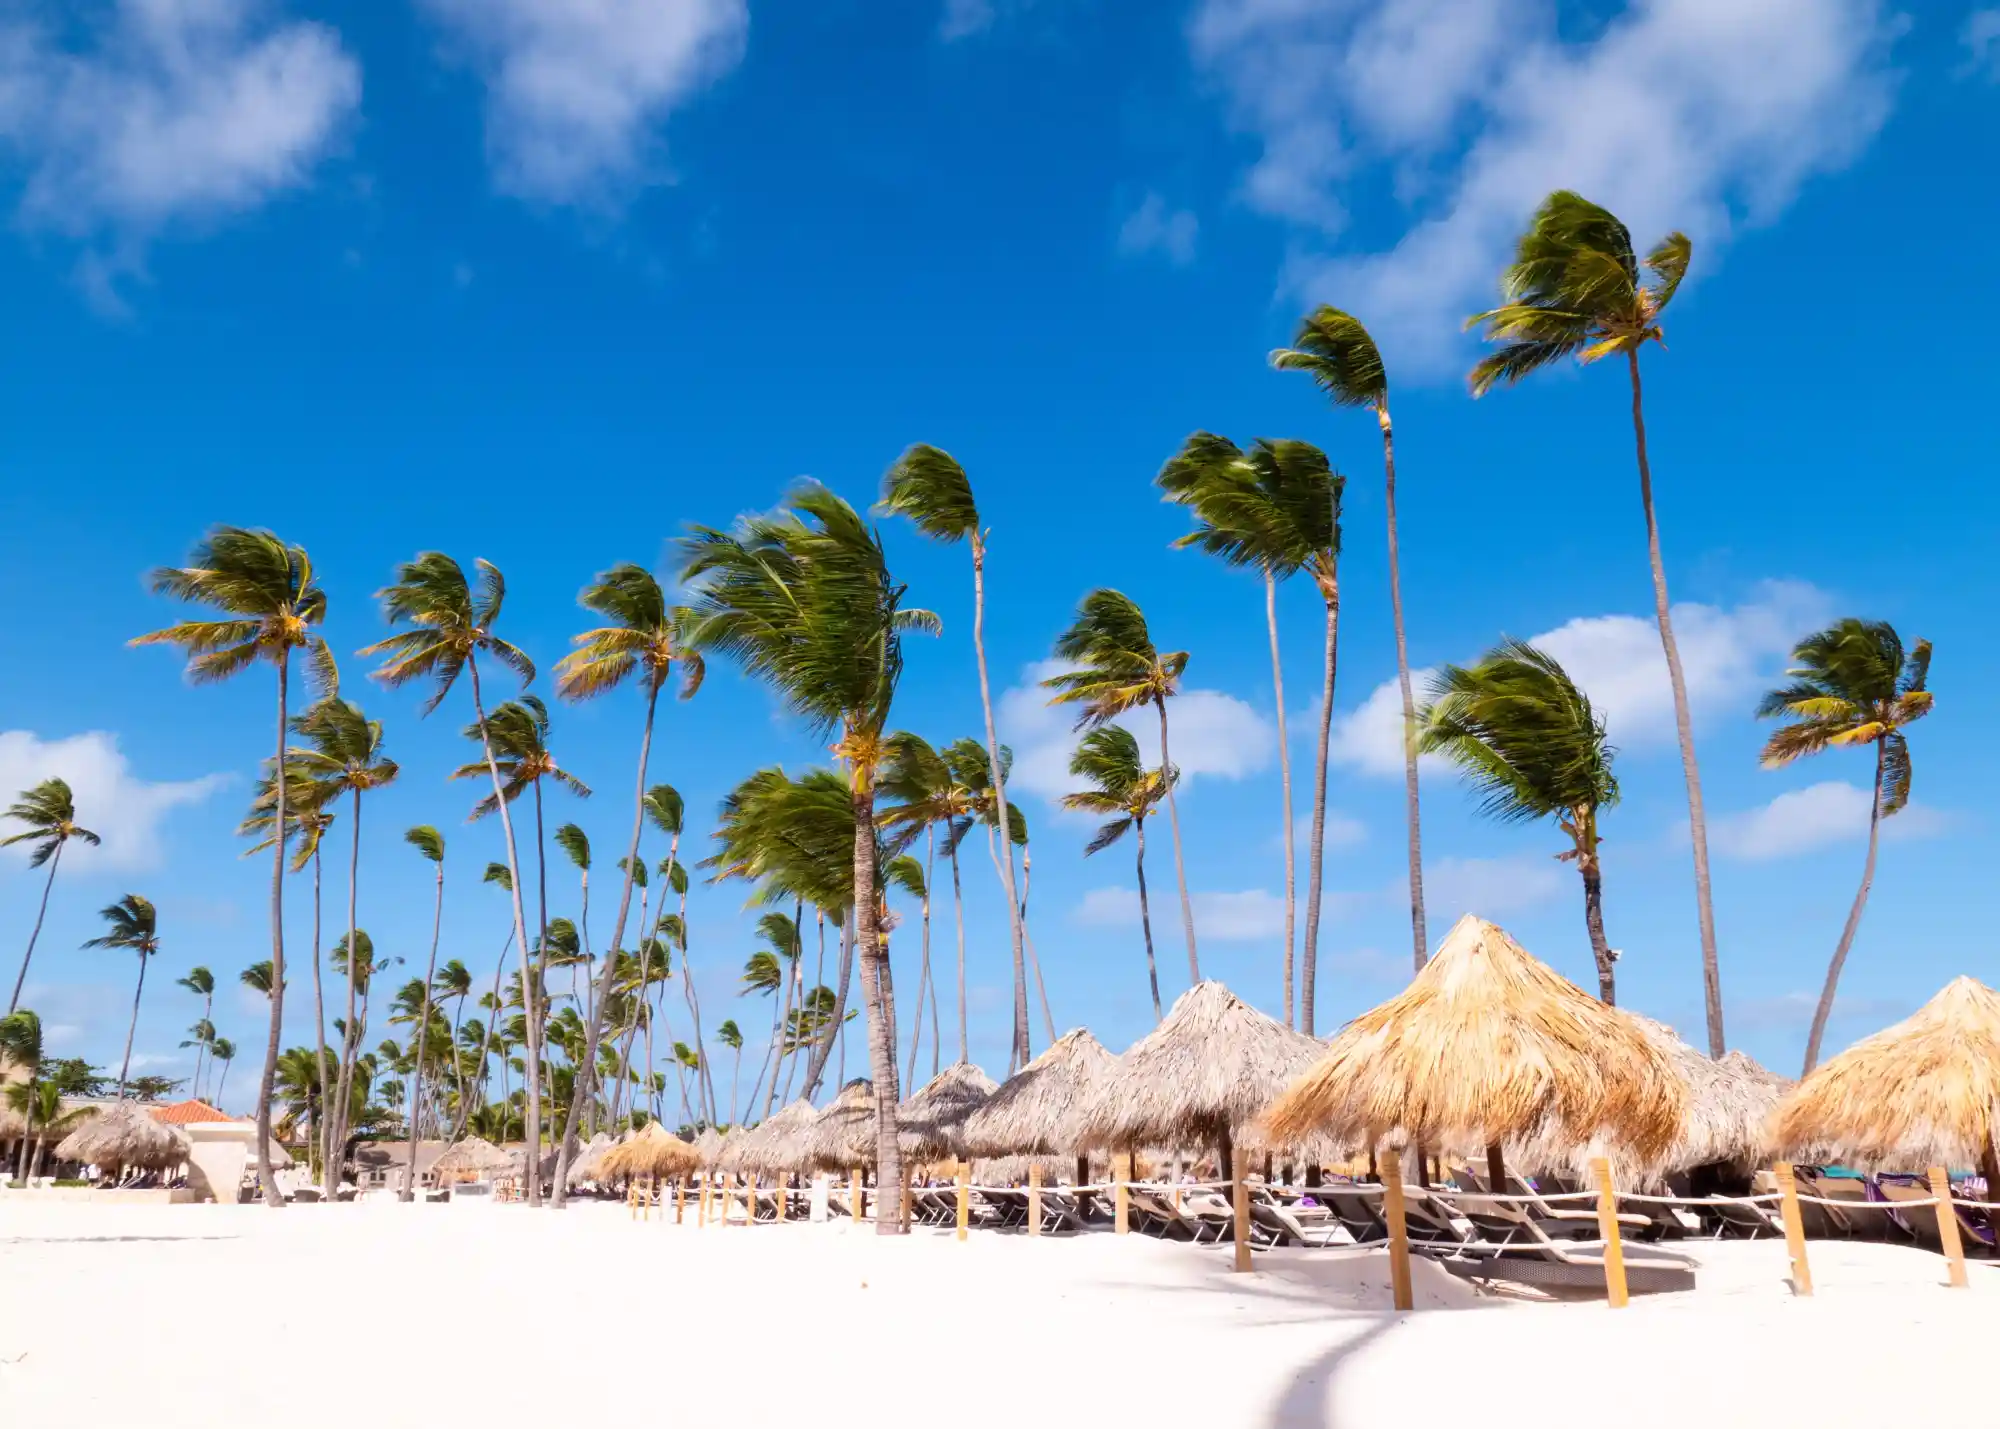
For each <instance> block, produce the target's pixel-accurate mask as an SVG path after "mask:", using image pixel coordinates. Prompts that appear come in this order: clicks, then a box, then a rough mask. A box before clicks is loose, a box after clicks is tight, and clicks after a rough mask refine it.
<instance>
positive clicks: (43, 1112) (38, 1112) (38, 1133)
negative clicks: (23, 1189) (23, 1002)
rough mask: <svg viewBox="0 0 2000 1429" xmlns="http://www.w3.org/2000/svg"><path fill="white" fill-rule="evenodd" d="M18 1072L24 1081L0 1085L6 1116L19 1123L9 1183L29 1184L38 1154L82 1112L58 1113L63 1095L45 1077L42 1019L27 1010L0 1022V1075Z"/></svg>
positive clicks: (37, 1168) (35, 1173) (38, 1168)
mask: <svg viewBox="0 0 2000 1429" xmlns="http://www.w3.org/2000/svg"><path fill="white" fill-rule="evenodd" d="M10 1065H11V1066H14V1067H18V1068H20V1069H21V1070H23V1071H25V1072H26V1073H27V1076H26V1078H24V1079H22V1080H18V1081H6V1082H5V1083H4V1092H5V1103H6V1107H7V1109H8V1110H9V1111H11V1112H13V1113H14V1114H15V1115H16V1116H19V1117H20V1118H21V1119H22V1128H21V1140H20V1144H19V1146H18V1148H17V1149H16V1151H15V1154H14V1179H15V1180H17V1181H33V1180H34V1179H35V1178H36V1177H37V1176H39V1175H41V1174H42V1151H43V1149H44V1148H45V1147H46V1146H47V1145H48V1143H49V1141H50V1139H51V1138H53V1139H55V1140H56V1141H61V1140H62V1139H63V1137H64V1136H66V1135H67V1134H68V1133H69V1131H70V1129H71V1128H72V1127H74V1126H75V1125H76V1124H77V1123H78V1122H79V1121H81V1120H82V1119H83V1118H84V1116H85V1115H87V1110H86V1109H85V1108H82V1107H78V1108H76V1109H75V1110H72V1111H65V1110H64V1109H63V1103H62V1098H63V1089H62V1087H61V1085H60V1084H59V1083H58V1082H57V1081H56V1080H53V1079H50V1078H49V1077H47V1076H45V1075H44V1074H45V1072H47V1071H48V1070H49V1064H48V1062H47V1061H46V1060H45V1059H44V1057H43V1055H42V1019H41V1018H40V1017H38V1016H36V1015H35V1013H34V1012H33V1011H31V1010H29V1009H28V1008H25V1007H24V1008H20V1009H18V1010H16V1011H14V1012H10V1013H8V1014H7V1015H6V1016H5V1017H0V1070H4V1069H5V1068H6V1067H8V1066H10ZM31 1139H32V1140H33V1142H34V1158H33V1159H32V1160H30V1159H29V1156H28V1142H29V1141H30V1140H31Z"/></svg>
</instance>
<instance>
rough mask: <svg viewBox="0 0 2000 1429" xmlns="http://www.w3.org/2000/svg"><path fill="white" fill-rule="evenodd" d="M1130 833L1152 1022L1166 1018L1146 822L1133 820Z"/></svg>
mask: <svg viewBox="0 0 2000 1429" xmlns="http://www.w3.org/2000/svg"><path fill="white" fill-rule="evenodd" d="M1132 831H1133V832H1134V833H1136V834H1137V835H1138V836H1139V859H1138V867H1139V929H1140V931H1141V932H1143V933H1144V934H1145V935H1146V981H1147V982H1149V983H1150V984H1152V988H1153V1021H1154V1022H1155V1023H1158V1022H1159V1021H1160V1020H1161V1019H1163V1018H1164V1017H1165V1016H1166V1013H1165V1012H1163V1011H1162V1010H1161V1008H1160V967H1159V964H1158V963H1156V962H1154V961H1153V914H1152V910H1151V908H1150V907H1149V905H1148V904H1147V901H1146V821H1145V820H1144V819H1134V820H1133V821H1132Z"/></svg>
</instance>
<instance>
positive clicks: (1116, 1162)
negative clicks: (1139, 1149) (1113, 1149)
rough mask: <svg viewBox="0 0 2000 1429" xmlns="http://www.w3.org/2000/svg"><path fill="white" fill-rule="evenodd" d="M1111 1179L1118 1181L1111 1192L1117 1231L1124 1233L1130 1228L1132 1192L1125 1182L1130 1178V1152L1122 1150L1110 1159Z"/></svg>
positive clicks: (1120, 1233)
mask: <svg viewBox="0 0 2000 1429" xmlns="http://www.w3.org/2000/svg"><path fill="white" fill-rule="evenodd" d="M1111 1179H1112V1180H1113V1181H1115V1182H1117V1183H1118V1184H1117V1186H1116V1187H1114V1188H1113V1192H1112V1194H1113V1197H1114V1200H1113V1206H1114V1208H1115V1212H1116V1228H1117V1233H1118V1234H1119V1235H1125V1234H1127V1233H1129V1232H1130V1231H1131V1229H1132V1193H1131V1191H1130V1190H1129V1189H1128V1188H1127V1186H1126V1184H1125V1183H1126V1182H1128V1181H1130V1180H1131V1179H1132V1153H1131V1152H1129V1151H1127V1152H1123V1153H1121V1154H1119V1155H1117V1156H1114V1157H1113V1158H1112V1159H1111Z"/></svg>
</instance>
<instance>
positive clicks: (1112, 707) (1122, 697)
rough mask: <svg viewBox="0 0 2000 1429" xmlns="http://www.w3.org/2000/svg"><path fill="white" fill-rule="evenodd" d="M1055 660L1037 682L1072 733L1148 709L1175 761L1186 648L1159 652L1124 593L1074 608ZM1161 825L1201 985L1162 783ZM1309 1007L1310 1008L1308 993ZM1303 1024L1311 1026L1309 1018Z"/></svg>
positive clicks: (1163, 748)
mask: <svg viewBox="0 0 2000 1429" xmlns="http://www.w3.org/2000/svg"><path fill="white" fill-rule="evenodd" d="M1056 655H1057V656H1058V657H1059V658H1061V659H1064V660H1067V661H1069V662H1070V663H1071V664H1072V665H1073V666H1074V667H1075V668H1074V669H1071V670H1067V671H1064V672H1063V673H1062V674H1059V675H1053V676H1051V677H1050V678H1048V679H1046V680H1044V681H1042V685H1043V687H1044V688H1045V689H1051V690H1054V691H1055V692H1056V694H1055V696H1054V697H1053V698H1052V699H1050V701H1049V703H1050V704H1052V705H1064V704H1076V705H1081V706H1082V707H1083V713H1082V715H1080V716H1079V717H1078V719H1077V722H1076V726H1077V728H1078V729H1083V728H1086V727H1089V728H1096V727H1098V726H1101V725H1105V724H1109V723H1110V722H1111V721H1112V720H1114V719H1116V718H1117V717H1118V716H1119V715H1122V714H1124V713H1126V712H1127V711H1129V710H1136V709H1140V708H1142V707H1144V706H1146V705H1153V706H1155V707H1157V708H1158V710H1159V712H1160V763H1161V765H1162V766H1163V767H1170V766H1171V765H1172V764H1173V756H1172V754H1171V753H1170V752H1169V751H1168V747H1167V701H1168V699H1169V698H1171V697H1172V696H1174V695H1176V694H1178V693H1179V692H1180V687H1181V676H1182V674H1184V673H1185V672H1186V670H1187V663H1188V655H1187V651H1185V650H1173V651H1168V652H1165V653H1162V652H1161V651H1160V650H1159V649H1158V648H1157V647H1156V646H1155V645H1154V644H1153V636H1152V632H1151V631H1150V630H1148V629H1147V628H1146V616H1145V613H1144V612H1143V611H1141V610H1140V609H1139V607H1138V605H1137V604H1135V603H1134V602H1133V600H1132V598H1131V597H1130V596H1127V595H1125V594H1123V593H1121V592H1119V591H1115V590H1108V589H1100V590H1094V591H1092V592H1091V593H1090V594H1089V595H1087V596H1085V597H1084V598H1083V603H1082V604H1081V605H1080V606H1078V607H1077V612H1076V620H1075V622H1074V623H1072V624H1071V626H1070V628H1069V629H1067V630H1065V631H1064V632H1063V633H1062V635H1061V637H1060V638H1058V639H1057V641H1056ZM1167 823H1168V826H1169V827H1170V828H1172V830H1173V834H1174V876H1175V878H1176V879H1178V880H1179V882H1180V891H1181V927H1182V929H1183V930H1184V931H1185V932H1186V934H1187V952H1188V978H1189V981H1190V983H1197V982H1200V981H1201V963H1200V961H1199V959H1197V958H1196V956H1195V945H1194V905H1193V904H1192V903H1191V902H1190V901H1189V900H1188V886H1187V861H1186V859H1185V858H1184V857H1183V856H1182V853H1181V815H1180V809H1179V807H1178V806H1177V805H1176V804H1175V802H1174V789H1173V784H1172V783H1169V784H1168V785H1167ZM1306 936H1307V938H1308V939H1310V938H1311V936H1312V925H1311V921H1310V912H1309V913H1308V922H1307V932H1306ZM1308 956H1310V945H1309V950H1308ZM1308 986H1310V984H1308ZM1307 1006H1308V1007H1310V1006H1311V1002H1310V994H1308V1002H1307ZM1308 1018H1309V1019H1310V1013H1308ZM1306 1025H1307V1028H1308V1029H1310V1028H1311V1025H1312V1024H1311V1022H1310V1020H1308V1022H1307V1024H1306Z"/></svg>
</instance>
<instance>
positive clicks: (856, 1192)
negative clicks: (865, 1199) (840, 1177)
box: [847, 1170, 861, 1225]
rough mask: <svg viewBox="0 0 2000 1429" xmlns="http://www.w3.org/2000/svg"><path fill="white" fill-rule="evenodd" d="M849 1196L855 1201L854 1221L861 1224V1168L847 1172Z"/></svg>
mask: <svg viewBox="0 0 2000 1429" xmlns="http://www.w3.org/2000/svg"><path fill="white" fill-rule="evenodd" d="M847 1197H848V1199H849V1200H851V1201H852V1202H853V1203H854V1221H855V1224H856V1225H859V1224H860V1223H861V1172H860V1171H859V1170H854V1171H849V1172H848V1173H847Z"/></svg>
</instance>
